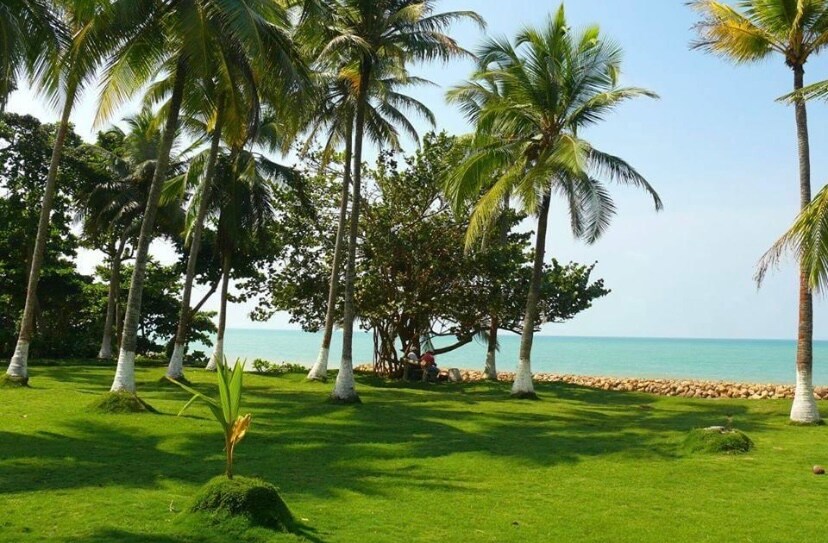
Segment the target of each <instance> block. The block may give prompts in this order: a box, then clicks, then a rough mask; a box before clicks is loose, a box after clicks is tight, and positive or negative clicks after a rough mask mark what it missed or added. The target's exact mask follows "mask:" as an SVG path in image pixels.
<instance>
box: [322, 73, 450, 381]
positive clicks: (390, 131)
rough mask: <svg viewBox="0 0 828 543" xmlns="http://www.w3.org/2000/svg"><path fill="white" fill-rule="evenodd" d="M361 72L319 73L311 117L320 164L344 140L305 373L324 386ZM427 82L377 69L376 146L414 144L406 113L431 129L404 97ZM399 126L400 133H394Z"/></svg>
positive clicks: (372, 110)
mask: <svg viewBox="0 0 828 543" xmlns="http://www.w3.org/2000/svg"><path fill="white" fill-rule="evenodd" d="M358 77H359V73H358V71H357V70H356V69H354V67H353V66H344V67H343V68H342V69H341V70H339V71H338V72H336V73H335V74H326V73H324V72H323V73H320V74H318V77H317V79H318V80H319V81H321V85H320V86H322V87H323V88H324V91H323V92H322V93H320V94H322V95H323V96H324V99H323V100H321V101H320V107H319V108H318V109H316V110H314V111H312V112H311V114H310V118H311V123H310V129H309V135H308V140H307V141H308V144H310V143H311V142H313V141H315V140H316V138H317V136H318V135H319V134H320V133H324V134H325V144H324V146H323V153H322V165H323V166H324V165H325V164H327V162H328V161H329V160H330V156H331V153H332V151H333V150H334V148H335V147H336V146H337V145H338V144H340V143H341V141H342V140H344V146H345V150H344V154H343V176H342V190H341V194H340V200H339V202H340V207H339V220H338V223H337V229H336V241H335V243H334V253H333V259H332V264H331V278H330V281H329V283H328V305H327V310H326V314H325V328H324V331H323V335H322V345H321V347H320V348H319V356H318V357H317V359H316V362H315V363H314V365H313V366H312V367H311V369H310V371H309V372H308V379H311V380H318V381H324V380H326V379H327V376H328V355H329V353H330V347H331V339H332V337H333V327H334V320H335V318H336V314H337V311H336V305H337V300H338V296H339V280H340V275H341V266H342V253H343V250H342V249H343V245H344V242H345V240H344V237H345V228H346V223H347V216H348V195H349V192H350V185H351V168H352V163H351V161H352V158H353V128H354V109H355V108H354V103H355V99H356V94H357V93H356V92H355V89H357V88H358V81H357V79H358ZM429 84H431V82H430V81H427V80H425V79H422V78H418V77H413V76H411V75H409V74H408V73H407V72H405V70H403V69H400V67H399V66H394V65H393V64H390V63H388V62H386V63H384V65H381V66H378V67H377V69H376V70H375V74H374V80H373V81H372V83H371V92H370V98H369V102H368V104H367V107H366V110H367V111H366V117H367V119H368V122H366V129H367V131H368V137H369V139H370V140H371V141H373V142H375V143H376V144H378V145H382V146H388V147H391V148H399V146H400V135H401V134H400V131H402V132H403V133H405V134H406V135H407V136H408V137H410V138H411V139H412V140H414V141H419V135H418V134H417V131H416V129H415V128H414V126H413V125H412V124H411V122H410V121H409V120H408V118H407V117H406V113H415V114H417V115H418V116H420V117H422V118H424V119H426V120H427V122H429V123H430V124H431V125H432V126H434V124H435V121H434V115H433V113H432V112H431V110H429V109H428V108H427V107H426V106H425V105H424V104H423V103H421V102H419V101H418V100H416V99H414V98H412V97H410V96H407V95H405V94H402V91H403V90H404V89H405V88H407V87H412V86H418V85H429ZM398 126H399V129H398V128H397V127H398Z"/></svg>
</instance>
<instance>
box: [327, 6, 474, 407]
mask: <svg viewBox="0 0 828 543" xmlns="http://www.w3.org/2000/svg"><path fill="white" fill-rule="evenodd" d="M332 4H333V6H332V7H331V10H332V22H331V24H330V29H331V35H330V36H329V39H328V40H327V46H326V47H325V49H324V50H323V51H322V53H321V54H320V58H321V59H322V61H323V62H327V63H328V64H329V65H330V66H334V67H337V66H342V65H345V64H352V65H353V66H355V68H356V70H357V74H358V77H357V79H356V81H357V82H358V86H357V87H356V101H355V106H354V144H353V146H354V152H353V155H354V156H353V170H352V176H353V196H352V204H351V217H350V223H349V228H348V258H347V266H346V271H345V293H344V298H345V300H344V309H343V313H344V316H343V338H342V360H341V362H340V369H339V373H338V374H337V378H336V385H335V386H334V390H333V392H332V393H331V398H332V400H334V401H337V402H343V403H352V402H358V401H359V396H358V395H357V393H356V387H355V383H354V375H353V348H352V345H353V331H354V321H355V319H356V312H355V307H354V280H355V277H356V244H357V233H358V229H359V210H360V201H361V184H362V151H363V144H364V136H365V127H366V120H367V115H366V113H367V109H368V108H367V104H368V102H369V98H370V96H371V94H370V88H371V85H370V82H371V81H372V79H373V78H374V72H375V70H376V69H377V67H378V66H380V65H382V64H383V62H387V61H388V60H393V61H394V62H395V63H396V64H397V66H399V67H401V68H405V65H406V63H407V62H418V61H431V60H435V59H440V60H448V59H450V58H452V57H455V56H459V55H464V54H466V51H465V50H464V49H462V48H461V47H460V46H459V45H458V44H457V42H456V41H455V40H454V39H452V38H451V37H450V36H448V35H446V34H445V31H446V30H447V29H448V28H449V27H450V26H451V24H452V23H453V22H456V21H458V20H472V21H475V22H477V23H478V24H480V25H482V24H483V21H482V19H481V18H480V16H479V15H477V14H476V13H474V12H471V11H455V12H447V13H434V6H435V4H436V1H435V0H339V1H336V2H333V3H332Z"/></svg>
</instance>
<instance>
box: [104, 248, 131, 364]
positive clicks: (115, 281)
mask: <svg viewBox="0 0 828 543" xmlns="http://www.w3.org/2000/svg"><path fill="white" fill-rule="evenodd" d="M125 243H126V238H125V237H123V238H121V240H120V241H119V243H118V245H117V246H116V247H114V250H113V251H112V253H111V255H110V258H111V259H112V263H111V265H110V267H109V296H108V297H107V300H106V322H105V323H104V332H103V339H102V340H101V350H100V351H98V358H99V359H101V360H111V359H112V339H113V336H114V334H115V326H116V324H115V320H116V318H117V315H116V312H117V306H118V296H120V295H121V257H122V256H123V252H124V244H125Z"/></svg>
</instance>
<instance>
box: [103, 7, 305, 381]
mask: <svg viewBox="0 0 828 543" xmlns="http://www.w3.org/2000/svg"><path fill="white" fill-rule="evenodd" d="M122 1H123V2H125V3H126V4H127V5H129V0H122ZM139 4H142V3H139ZM148 4H154V2H148ZM151 7H153V6H151ZM154 8H155V9H150V10H149V13H146V14H145V19H144V20H143V21H142V22H141V23H139V24H138V27H137V30H136V31H135V32H134V34H133V35H132V36H131V37H130V38H129V39H126V40H123V43H122V44H121V45H120V47H119V48H118V49H117V50H116V51H115V54H114V55H113V57H112V61H111V62H110V63H109V64H108V65H107V67H106V70H105V71H104V78H103V86H102V99H101V104H100V106H99V119H103V118H106V117H107V116H108V115H110V114H111V113H112V111H113V110H114V109H115V108H116V107H117V106H118V105H120V103H122V102H123V100H124V99H126V98H127V97H129V96H131V95H132V94H134V93H135V92H137V91H138V90H140V89H141V88H143V87H144V86H145V85H146V84H147V83H149V82H150V81H151V80H152V79H154V78H155V76H156V75H157V74H159V73H168V74H172V75H171V78H170V99H169V103H168V105H167V106H166V108H165V109H166V111H167V118H166V122H165V127H164V133H163V134H164V135H163V138H162V143H161V152H160V154H159V160H158V168H157V169H156V171H155V175H154V177H153V181H152V185H151V188H150V192H149V197H148V199H147V206H146V209H145V211H144V219H143V222H142V224H141V231H140V236H139V238H138V243H137V246H136V252H135V267H134V270H133V274H132V280H131V282H130V285H131V287H130V292H129V297H128V299H127V307H126V314H125V318H124V326H123V333H122V338H121V348H120V352H119V355H118V367H117V369H116V372H115V379H114V381H113V383H112V389H111V390H112V391H113V392H115V391H128V392H134V391H135V375H134V366H135V350H136V341H137V331H138V321H139V317H140V311H141V295H142V291H143V282H144V275H145V267H146V261H147V255H148V251H149V245H150V242H151V241H152V237H153V227H154V223H155V216H156V213H157V210H158V204H159V201H160V197H161V191H162V188H163V184H164V180H165V176H164V172H165V171H166V169H167V165H168V162H169V153H170V149H171V147H172V144H173V140H174V137H175V131H176V128H177V126H178V117H179V113H180V111H181V107H182V103H183V102H184V99H185V88H186V84H187V81H188V80H189V79H193V80H195V81H199V80H202V81H203V80H209V79H210V78H211V77H212V76H213V75H215V73H216V64H215V62H216V58H217V57H216V54H215V52H216V51H222V52H223V53H225V54H226V56H225V54H223V55H221V56H219V57H218V58H220V59H226V58H232V57H233V56H234V54H237V55H240V56H244V57H245V58H248V59H251V60H252V62H255V63H256V65H257V66H261V69H260V70H258V71H259V73H260V74H263V79H262V82H261V83H262V84H263V85H264V86H270V85H271V84H273V86H276V85H275V84H274V82H278V81H284V80H289V81H293V82H296V81H297V80H298V79H297V74H298V73H301V62H300V59H299V56H298V54H297V53H296V51H295V48H294V46H293V43H292V41H291V39H290V35H289V26H290V23H289V20H288V16H287V13H286V12H285V9H284V8H283V7H282V5H281V4H280V3H278V2H272V1H269V0H238V1H236V2H226V1H223V0H195V1H193V2H177V3H160V4H159V5H157V6H154ZM131 20H132V19H131ZM205 44H206V46H205ZM233 48H236V49H233ZM228 51H232V53H233V54H230V53H228ZM231 73H232V72H230V71H229V70H218V75H219V76H222V75H223V76H229V75H231ZM232 86H233V85H232V82H230V83H228V84H227V85H226V86H225V88H229V87H232ZM206 100H207V97H206V96H205V101H206Z"/></svg>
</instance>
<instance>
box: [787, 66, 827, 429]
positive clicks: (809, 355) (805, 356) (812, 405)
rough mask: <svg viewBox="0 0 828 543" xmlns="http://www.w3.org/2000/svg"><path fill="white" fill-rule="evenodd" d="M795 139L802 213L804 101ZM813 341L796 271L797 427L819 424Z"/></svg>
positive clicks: (806, 297)
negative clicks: (797, 316)
mask: <svg viewBox="0 0 828 543" xmlns="http://www.w3.org/2000/svg"><path fill="white" fill-rule="evenodd" d="M804 75H805V70H804V68H803V67H802V66H795V67H794V90H800V89H801V88H802V87H803V79H804ZM794 107H795V111H796V138H797V142H798V145H799V195H800V206H801V208H802V209H804V208H805V207H807V206H808V204H809V203H810V202H811V151H810V144H809V141H808V114H807V111H806V108H805V101H804V100H796V102H795V103H794ZM813 337H814V311H813V296H812V295H811V290H810V288H809V286H808V277H807V274H806V272H805V270H804V269H802V268H801V267H800V270H799V328H798V333H797V345H796V389H795V391H794V400H793V405H792V406H791V420H792V421H794V422H799V423H809V424H810V423H816V422H819V421H820V416H819V408H818V407H817V403H816V400H815V399H814V383H813V376H812V371H813V358H814V357H813Z"/></svg>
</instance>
